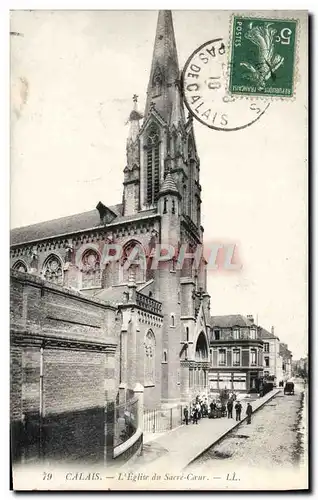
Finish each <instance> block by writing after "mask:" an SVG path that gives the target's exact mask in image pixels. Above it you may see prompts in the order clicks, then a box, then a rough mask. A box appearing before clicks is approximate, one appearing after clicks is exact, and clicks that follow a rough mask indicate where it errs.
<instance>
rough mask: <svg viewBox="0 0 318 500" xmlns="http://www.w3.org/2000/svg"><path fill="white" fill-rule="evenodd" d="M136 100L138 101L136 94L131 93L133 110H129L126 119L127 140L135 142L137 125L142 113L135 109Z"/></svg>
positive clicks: (138, 127)
mask: <svg viewBox="0 0 318 500" xmlns="http://www.w3.org/2000/svg"><path fill="white" fill-rule="evenodd" d="M137 101H138V96H137V95H136V94H134V95H133V103H134V107H133V110H132V111H131V113H130V115H129V118H128V121H129V124H130V127H129V135H128V141H132V142H135V141H136V139H137V136H138V134H139V130H140V126H139V121H140V120H141V119H142V114H141V113H139V111H138V109H137Z"/></svg>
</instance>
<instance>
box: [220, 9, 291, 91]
mask: <svg viewBox="0 0 318 500" xmlns="http://www.w3.org/2000/svg"><path fill="white" fill-rule="evenodd" d="M296 37H297V20H291V19H264V18H257V17H255V18H253V17H240V16H233V23H232V32H231V56H230V73H229V92H230V93H231V94H235V95H242V96H244V95H245V96H246V95H248V96H253V95H254V96H260V95H261V96H271V97H272V96H277V97H293V95H294V77H295V64H296V62H295V61H296V57H295V53H296V46H297V38H296Z"/></svg>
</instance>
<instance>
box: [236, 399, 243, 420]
mask: <svg viewBox="0 0 318 500" xmlns="http://www.w3.org/2000/svg"><path fill="white" fill-rule="evenodd" d="M235 412H236V420H241V413H242V405H241V403H240V402H239V401H238V402H237V403H236V405H235Z"/></svg>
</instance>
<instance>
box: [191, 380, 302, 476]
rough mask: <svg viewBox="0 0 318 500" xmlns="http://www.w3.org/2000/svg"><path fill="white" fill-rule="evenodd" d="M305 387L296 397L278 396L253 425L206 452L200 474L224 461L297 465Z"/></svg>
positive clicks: (298, 387)
mask: <svg viewBox="0 0 318 500" xmlns="http://www.w3.org/2000/svg"><path fill="white" fill-rule="evenodd" d="M302 392H303V386H302V385H299V384H297V385H295V395H294V396H289V395H286V396H284V394H283V393H280V394H278V395H277V396H276V397H275V398H274V399H272V400H271V401H269V402H268V403H266V404H265V405H264V407H263V408H262V409H261V410H259V411H258V412H257V413H256V414H255V415H253V416H252V423H251V424H250V425H248V424H247V423H245V422H244V423H243V424H242V425H241V426H239V427H238V428H237V429H236V430H235V431H233V432H231V433H230V434H229V435H228V436H227V437H226V438H225V439H224V440H223V441H221V442H220V443H219V444H218V445H216V446H213V447H212V448H210V450H208V451H207V452H205V453H204V454H203V455H202V456H201V457H200V458H199V459H198V460H196V462H195V463H193V464H192V465H193V466H194V467H196V466H198V467H200V472H201V473H203V472H204V470H205V469H210V468H211V467H213V466H214V465H216V464H220V461H222V462H223V463H224V464H225V462H226V463H227V464H229V465H244V466H247V467H249V466H257V467H269V466H270V467H273V466H280V465H281V466H282V465H283V466H284V467H285V466H288V465H296V464H297V463H298V462H299V460H300V458H301V454H302V449H303V444H302V443H301V437H302V436H301V434H300V433H299V432H298V428H299V424H300V419H301V415H302V414H303V411H302V404H303V402H304V401H306V398H305V399H304V398H303V395H302Z"/></svg>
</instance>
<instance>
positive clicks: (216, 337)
mask: <svg viewBox="0 0 318 500" xmlns="http://www.w3.org/2000/svg"><path fill="white" fill-rule="evenodd" d="M214 340H220V330H214Z"/></svg>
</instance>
